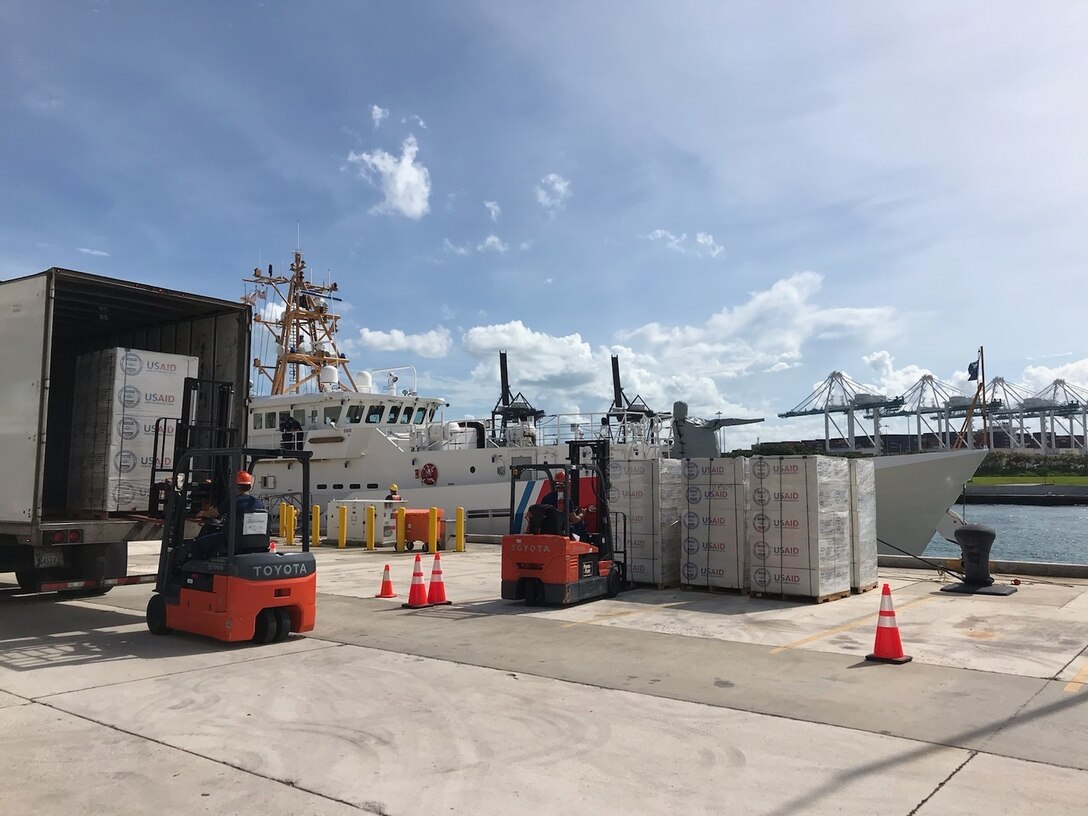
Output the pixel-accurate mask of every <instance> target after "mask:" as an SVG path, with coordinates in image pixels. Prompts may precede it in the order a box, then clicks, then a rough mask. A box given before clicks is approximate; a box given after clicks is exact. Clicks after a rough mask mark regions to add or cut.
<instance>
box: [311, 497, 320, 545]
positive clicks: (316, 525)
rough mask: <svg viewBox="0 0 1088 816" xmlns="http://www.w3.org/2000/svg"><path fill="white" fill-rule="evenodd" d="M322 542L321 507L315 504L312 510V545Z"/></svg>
mask: <svg viewBox="0 0 1088 816" xmlns="http://www.w3.org/2000/svg"><path fill="white" fill-rule="evenodd" d="M320 543H321V507H320V505H317V504H315V505H314V506H313V508H312V509H311V510H310V546H311V547H316V546H317V545H318V544H320Z"/></svg>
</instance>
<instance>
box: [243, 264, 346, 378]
mask: <svg viewBox="0 0 1088 816" xmlns="http://www.w3.org/2000/svg"><path fill="white" fill-rule="evenodd" d="M305 270H306V262H305V261H304V260H303V259H302V252H301V251H300V250H297V249H296V250H295V258H294V261H293V262H292V263H291V275H290V277H284V276H283V275H275V274H273V272H272V265H271V264H269V265H268V272H267V274H266V273H262V272H261V270H260V269H259V268H257V269H254V270H253V275H252V276H251V277H248V278H245V279H244V280H245V282H246V283H252V284H253V285H254V288H253V291H252V292H250V293H249V294H247V295H246V296H245V297H243V298H242V300H243V301H245V302H247V303H249V304H250V305H254V306H255V305H256V301H258V300H264V301H267V300H268V296H269V290H271V291H272V292H273V293H275V295H276V296H277V298H278V302H279V303H282V306H283V314H282V315H281V316H280V317H279V318H269V317H264V316H262V315H261V314H260V312H259V311H255V312H254V315H253V322H254V323H258V324H260V325H262V326H265V327H266V328H267V329H268V330H269V331H270V332H271V333H272V336H273V338H275V345H276V362H275V364H270V363H264V362H262V361H261V360H260V359H259V358H257V359H254V360H253V367H254V369H256V370H257V372H258V375H259V376H263V377H265V378H267V379H268V380H269V382H270V383H271V391H270V393H271V394H300V393H303V391H306V390H310V391H317V390H325V389H326V388H329V387H330V386H329V380H330V377H329V375H328V372H327V371H326V372H325V374H324V375H323V374H322V372H323V370H326V369H329V368H332V369H334V370H335V373H336V380H337V382H338V383H339V388H340V389H341V390H344V391H357V390H358V389H357V388H356V386H355V380H354V379H353V378H352V376H351V371H350V370H349V368H348V363H349V361H348V358H347V356H346V355H344V354H341V353H340V350H339V349H338V348H337V346H336V332H337V327H338V324H339V322H340V315H338V314H334V313H333V312H331V311H329V307H328V302H329V301H340V300H341V299H340V298H339V297H336V296H335V295H334V294H333V293H335V292H336V291H337V285H336V284H335V283H328V284H321V283H315V282H313V281H308V280H306V275H305Z"/></svg>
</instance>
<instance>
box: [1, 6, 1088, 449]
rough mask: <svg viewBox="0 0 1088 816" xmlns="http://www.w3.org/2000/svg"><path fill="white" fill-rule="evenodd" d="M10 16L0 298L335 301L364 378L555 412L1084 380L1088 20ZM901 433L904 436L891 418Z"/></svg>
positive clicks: (44, 9) (1030, 9)
mask: <svg viewBox="0 0 1088 816" xmlns="http://www.w3.org/2000/svg"><path fill="white" fill-rule="evenodd" d="M981 8H982V7H981V6H980V5H979V4H978V3H955V2H939V3H938V2H934V3H913V4H898V5H893V4H867V3H859V2H849V3H848V2H842V3H837V4H828V3H807V4H806V3H788V4H786V3H783V4H778V3H757V2H750V3H725V4H716V3H669V4H664V3H649V2H624V3H620V2H612V3H591V2H579V3H574V2H554V3H547V4H544V3H537V4H528V3H514V2H487V3H483V2H458V3H419V2H400V3H394V4H378V3H364V2H316V0H315V1H314V2H292V3H287V2H283V3H278V2H228V3H222V2H216V3H213V2H186V3H180V2H178V3H166V2H163V3H145V2H105V0H97V2H74V0H69V2H51V1H50V0H44V1H43V0H38V2H21V0H0V26H2V30H3V31H4V32H5V40H6V45H5V48H4V49H3V51H2V53H0V79H2V81H0V109H2V115H0V189H2V190H3V195H2V196H0V277H4V278H8V277H15V276H19V275H24V274H31V273H34V272H38V271H41V270H43V269H46V268H48V267H50V266H65V267H70V268H75V269H80V270H84V271H88V272H95V273H98V274H105V275H112V276H117V277H121V278H126V279H131V280H138V281H142V282H148V283H153V284H160V285H164V286H171V287H175V288H183V289H188V290H191V291H195V292H199V293H202V294H210V295H216V296H220V297H224V298H231V299H233V298H236V297H239V296H240V295H241V294H242V293H243V292H242V284H241V278H242V277H243V276H244V275H245V274H247V273H248V272H249V271H250V270H252V269H253V268H254V267H255V266H257V265H258V264H260V265H261V266H262V267H265V266H267V265H268V264H269V263H272V264H274V265H275V266H276V267H277V268H278V269H284V268H286V265H287V264H288V263H289V262H290V253H291V250H292V249H293V248H294V246H295V242H296V234H298V233H299V232H300V233H301V245H302V249H303V251H304V253H305V256H306V258H307V261H308V263H309V265H310V268H311V269H312V270H313V271H314V273H315V274H317V275H322V276H324V275H326V274H329V275H331V276H332V277H334V278H335V279H336V280H338V281H339V283H340V286H341V289H342V292H343V295H344V297H345V301H346V302H345V316H344V321H343V328H344V333H343V337H344V345H345V346H346V348H347V349H348V351H349V352H350V353H351V356H352V359H353V365H354V367H356V368H358V369H363V368H365V369H380V368H385V367H391V366H400V365H411V366H414V367H415V369H416V372H417V376H418V388H419V390H420V392H422V393H427V394H440V395H442V396H445V397H446V398H447V400H448V401H449V402H450V403H451V405H452V407H451V409H450V412H451V414H475V415H482V414H485V413H487V412H488V411H489V410H490V409H491V407H492V406H493V405H494V403H495V401H496V399H497V397H498V374H497V368H498V363H497V351H498V350H499V349H506V350H507V351H508V352H509V355H510V370H511V378H512V380H513V385H514V387H515V389H517V390H521V391H523V392H524V393H525V395H526V396H527V397H528V398H529V399H530V400H531V401H532V402H534V404H536V406H537V407H539V408H543V409H544V410H546V411H548V412H549V413H555V412H572V411H582V412H599V411H603V410H605V409H606V408H607V406H608V403H609V401H610V398H611V369H610V362H609V357H610V355H611V354H614V353H618V354H619V355H620V358H621V369H622V374H623V380H624V386H625V390H626V391H627V393H628V395H629V396H634V394H635V393H639V394H641V395H642V396H643V397H644V398H645V399H646V401H647V402H649V403H650V405H651V406H652V407H654V408H657V409H659V410H669V409H670V408H671V405H672V401H673V400H674V399H686V400H687V401H688V402H689V404H690V406H691V411H692V413H693V414H696V415H699V414H701V415H704V416H714V415H715V414H716V413H717V412H719V411H720V412H722V414H728V415H742V416H767V417H768V422H767V423H765V424H764V425H760V426H752V427H750V428H738V429H736V430H735V431H733V432H732V433H731V435H730V440H731V442H732V443H733V444H736V445H741V444H745V443H747V442H749V441H752V440H753V439H754V438H755V437H756V436H759V437H761V438H762V439H764V440H767V439H779V438H797V437H799V436H807V435H819V434H820V433H822V421H816V422H812V421H809V422H804V421H790V422H785V421H782V420H777V419H775V418H774V417H775V414H777V413H779V412H782V411H786V410H788V409H790V408H792V407H793V406H794V405H796V404H798V403H800V402H801V401H802V400H803V399H804V398H805V397H806V396H807V395H808V394H809V393H810V392H811V391H812V390H813V388H814V387H815V386H816V385H817V384H818V383H819V382H821V381H822V380H823V379H824V378H825V377H826V376H827V375H828V374H829V373H830V372H831V371H832V370H841V371H844V372H846V373H847V374H849V375H850V376H851V377H853V378H854V379H855V380H857V381H860V382H862V383H864V384H865V385H867V386H869V387H871V388H872V389H874V390H879V391H881V392H883V393H887V394H899V393H902V392H903V391H904V390H906V388H908V387H909V386H910V385H911V384H912V383H913V382H914V381H915V380H917V379H918V377H919V376H920V375H921V374H922V373H925V372H931V373H932V374H934V375H935V376H936V377H938V378H939V379H941V380H943V381H946V382H950V383H953V384H956V385H960V386H963V385H964V384H965V379H966V373H965V369H966V365H967V363H968V362H970V361H971V360H973V359H974V356H975V351H976V349H977V348H978V347H979V346H980V345H984V346H985V348H986V370H987V375H989V376H1002V377H1004V378H1005V379H1007V380H1009V381H1011V382H1015V383H1018V384H1021V385H1023V386H1024V387H1025V389H1026V390H1027V391H1036V390H1038V389H1041V388H1043V387H1044V386H1045V385H1047V384H1048V383H1050V382H1051V381H1053V380H1054V379H1055V378H1058V377H1062V378H1065V379H1067V380H1068V381H1069V382H1071V383H1075V384H1077V385H1081V386H1084V385H1088V349H1086V347H1085V339H1084V338H1085V334H1084V332H1083V330H1082V328H1081V327H1082V322H1083V316H1084V313H1085V302H1086V297H1085V295H1086V294H1088V287H1086V286H1085V284H1084V282H1083V280H1084V276H1083V271H1082V269H1081V267H1082V265H1083V262H1084V258H1085V257H1086V256H1088V253H1086V249H1088V247H1086V244H1088V230H1085V228H1084V224H1085V223H1088V151H1086V150H1085V148H1084V144H1085V137H1086V135H1088V96H1086V95H1085V94H1084V92H1083V78H1084V77H1085V76H1088V52H1086V51H1085V49H1084V48H1083V41H1084V36H1085V31H1086V28H1088V7H1085V6H1083V5H1080V4H1071V3H1042V4H1032V5H1030V6H1028V5H1025V4H1022V3H1000V2H996V3H995V2H990V3H986V4H985V13H984V14H982V13H980V9H981ZM898 429H899V428H898V427H896V426H894V425H893V427H892V428H891V430H898Z"/></svg>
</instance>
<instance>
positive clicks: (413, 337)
mask: <svg viewBox="0 0 1088 816" xmlns="http://www.w3.org/2000/svg"><path fill="white" fill-rule="evenodd" d="M358 342H359V344H360V345H362V346H364V347H365V348H369V349H373V350H375V351H410V352H412V353H413V354H418V355H419V356H420V357H430V358H435V357H445V356H446V355H447V354H448V353H449V350H450V347H451V345H452V340H451V339H450V332H449V329H447V328H445V327H444V326H439V327H438V328H437V329H431V330H430V331H426V332H422V333H421V334H405V333H404V332H403V331H401V330H400V329H394V330H393V331H389V332H383V331H373V330H371V329H365V328H364V329H360V330H359V338H358Z"/></svg>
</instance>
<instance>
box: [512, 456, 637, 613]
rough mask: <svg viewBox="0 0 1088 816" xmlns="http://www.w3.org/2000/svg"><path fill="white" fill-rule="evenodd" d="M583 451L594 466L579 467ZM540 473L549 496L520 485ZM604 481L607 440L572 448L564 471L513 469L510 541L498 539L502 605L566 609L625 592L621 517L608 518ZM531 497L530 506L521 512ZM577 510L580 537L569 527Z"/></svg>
mask: <svg viewBox="0 0 1088 816" xmlns="http://www.w3.org/2000/svg"><path fill="white" fill-rule="evenodd" d="M586 451H588V452H590V453H591V454H592V461H591V462H586V463H583V462H582V457H583V454H584V453H585V452H586ZM537 473H539V474H542V475H543V479H542V480H541V481H544V482H545V485H544V487H545V488H546V489H545V490H544V491H543V492H542V493H540V494H537V486H536V485H535V481H533V482H530V484H529V485H528V489H526V486H525V483H524V481H522V477H526V476H528V477H532V475H533V474H537ZM607 473H608V441H607V440H594V441H578V442H571V443H570V458H569V460H568V463H564V464H554V465H553V464H542V465H518V466H515V467H513V468H511V472H510V533H509V534H508V535H505V536H503V538H502V597H503V599H505V600H510V601H519V600H524V601H525V603H526V605H527V606H539V605H542V604H550V605H563V606H565V605H568V604H574V603H580V602H581V601H588V600H594V599H596V598H613V597H615V596H616V595H618V594H619V593H620V591H621V590H622V589H624V587H625V586H626V585H627V569H626V566H627V565H626V560H627V558H626V554H627V553H626V525H624V535H623V536H622V537H621V539H620V540H619V541H617V540H616V538H615V535H614V532H613V528H614V526H615V524H616V523H617V522H619V521H620V518H619V516H620V515H621V514H613V513H610V512H609V510H608V480H607ZM519 482H520V483H521V485H522V489H521V490H519V489H518V485H519ZM534 497H536V498H537V499H538V500H537V501H536V502H535V503H533V504H529V505H528V507H527V509H525V510H524V512H522V511H521V510H519V506H520V507H521V508H524V507H525V503H526V502H527V501H531V500H532V499H533V498H534ZM575 509H581V510H582V511H583V512H584V514H585V521H584V522H583V524H584V527H583V528H582V529H581V531H580V532H574V531H572V527H571V522H570V513H571V511H572V510H575ZM624 521H625V520H624ZM523 527H525V528H527V529H526V530H523V529H522V528H523ZM617 545H618V546H617Z"/></svg>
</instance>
